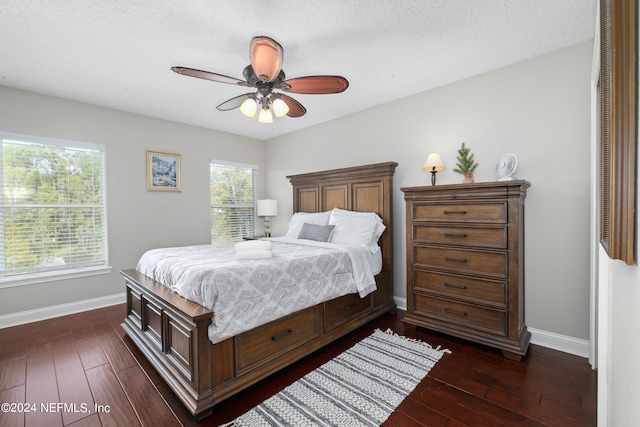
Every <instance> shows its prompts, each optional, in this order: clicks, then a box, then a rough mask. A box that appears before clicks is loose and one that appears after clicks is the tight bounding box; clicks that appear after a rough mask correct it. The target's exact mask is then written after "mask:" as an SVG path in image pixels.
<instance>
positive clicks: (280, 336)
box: [271, 329, 293, 341]
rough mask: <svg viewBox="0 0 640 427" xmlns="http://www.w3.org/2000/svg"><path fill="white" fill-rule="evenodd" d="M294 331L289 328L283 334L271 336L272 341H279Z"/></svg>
mask: <svg viewBox="0 0 640 427" xmlns="http://www.w3.org/2000/svg"><path fill="white" fill-rule="evenodd" d="M292 333H293V331H292V330H291V329H289V330H288V331H287V332H285V333H284V334H282V335H278V336H277V337H271V341H278V340H281V339H282V338H284V337H288V336H289V335H291V334H292Z"/></svg>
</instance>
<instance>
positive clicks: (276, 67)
mask: <svg viewBox="0 0 640 427" xmlns="http://www.w3.org/2000/svg"><path fill="white" fill-rule="evenodd" d="M249 56H250V58H251V67H253V72H254V73H255V74H256V76H258V78H259V79H260V80H262V81H269V82H271V81H273V80H274V79H275V78H276V77H278V73H279V72H280V70H281V69H282V57H283V53H282V46H280V44H279V43H278V42H277V41H275V40H273V39H270V38H269V37H264V36H260V37H254V38H253V39H252V40H251V48H250V55H249Z"/></svg>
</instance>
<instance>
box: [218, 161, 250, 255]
mask: <svg viewBox="0 0 640 427" xmlns="http://www.w3.org/2000/svg"><path fill="white" fill-rule="evenodd" d="M210 172H211V173H210V176H211V242H212V243H221V242H230V241H237V240H240V239H242V238H243V237H246V236H253V235H255V234H256V199H257V197H256V192H257V180H258V167H257V166H255V165H246V164H241V163H230V162H224V161H220V160H211V167H210Z"/></svg>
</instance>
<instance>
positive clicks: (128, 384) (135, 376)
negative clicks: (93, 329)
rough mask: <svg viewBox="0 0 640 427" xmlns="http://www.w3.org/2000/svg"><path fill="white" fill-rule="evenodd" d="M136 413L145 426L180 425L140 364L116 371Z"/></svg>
mask: <svg viewBox="0 0 640 427" xmlns="http://www.w3.org/2000/svg"><path fill="white" fill-rule="evenodd" d="M116 376H117V377H118V379H119V380H120V383H121V384H122V387H123V388H124V390H125V392H126V393H127V396H128V397H129V400H130V401H131V404H132V406H133V409H134V411H135V412H136V415H137V416H138V418H139V419H140V421H141V423H142V424H143V425H146V426H160V425H161V426H165V427H172V426H182V424H181V423H180V421H178V418H176V416H175V414H174V413H173V411H172V410H171V408H170V407H169V405H167V402H165V400H164V399H163V398H162V396H160V394H159V393H158V390H156V388H155V387H154V386H153V385H152V384H151V383H150V382H149V379H148V378H147V376H146V375H145V374H144V371H143V370H142V368H140V366H137V365H136V366H133V367H131V368H128V369H125V370H122V371H118V372H116Z"/></svg>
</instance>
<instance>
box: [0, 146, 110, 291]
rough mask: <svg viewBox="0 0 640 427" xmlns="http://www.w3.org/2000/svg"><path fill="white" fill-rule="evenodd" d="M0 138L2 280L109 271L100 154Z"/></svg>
mask: <svg viewBox="0 0 640 427" xmlns="http://www.w3.org/2000/svg"><path fill="white" fill-rule="evenodd" d="M0 138H1V140H2V150H1V151H0V157H1V162H0V188H1V189H2V200H1V203H0V279H2V278H5V279H6V278H11V277H18V276H19V277H24V275H29V274H42V273H47V272H59V271H61V270H71V269H81V268H85V267H94V266H106V265H107V263H108V260H107V254H108V251H107V223H106V212H105V211H106V202H105V150H104V146H103V145H98V144H89V143H81V142H76V141H65V140H58V139H53V138H42V137H33V136H28V135H18V134H8V133H0Z"/></svg>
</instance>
